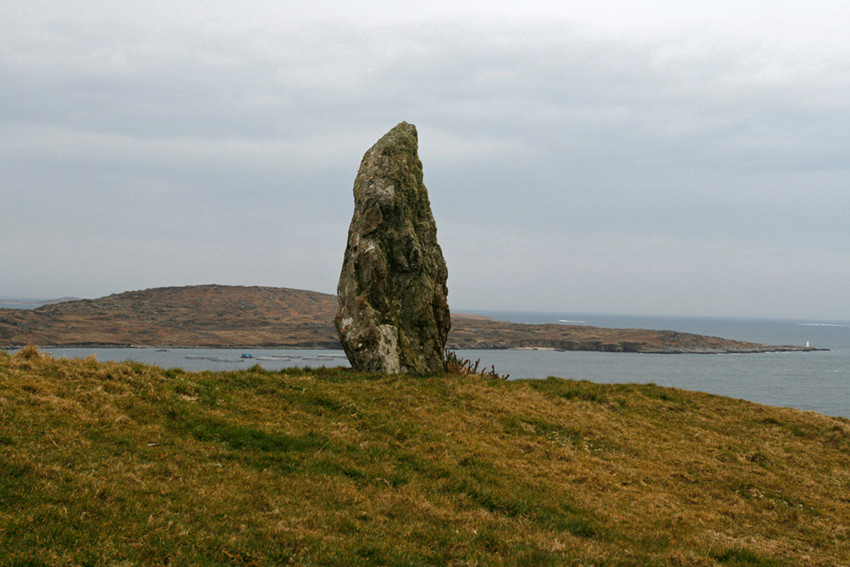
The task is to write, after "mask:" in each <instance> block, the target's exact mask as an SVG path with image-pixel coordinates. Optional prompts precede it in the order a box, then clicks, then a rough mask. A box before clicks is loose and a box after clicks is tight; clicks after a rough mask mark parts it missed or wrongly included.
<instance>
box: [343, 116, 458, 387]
mask: <svg viewBox="0 0 850 567" xmlns="http://www.w3.org/2000/svg"><path fill="white" fill-rule="evenodd" d="M447 277H448V270H447V269H446V262H445V260H444V259H443V252H442V250H440V245H439V244H438V243H437V225H436V223H435V222H434V216H433V215H432V213H431V203H430V201H429V200H428V190H427V189H426V188H425V185H424V184H423V183H422V162H421V161H419V155H418V137H417V134H416V127H415V126H413V125H412V124H408V123H406V122H402V123H401V124H399V125H397V126H396V127H395V128H393V129H392V130H390V131H389V132H387V133H386V134H385V135H384V137H382V138H381V139H380V140H378V142H377V143H376V144H375V145H374V146H372V147H371V148H370V149H369V151H367V152H366V154H365V155H364V156H363V160H362V161H361V162H360V169H359V171H358V172H357V178H356V179H355V180H354V216H353V218H352V219H351V227H350V228H349V230H348V244H347V246H346V248H345V257H344V259H343V263H342V273H341V274H340V277H339V287H338V290H337V292H338V295H339V309H338V310H337V313H336V317H335V318H334V324H335V325H336V328H337V331H338V332H339V338H340V341H341V342H342V346H343V348H344V349H345V354H346V355H347V356H348V360H349V362H351V366H352V367H353V368H354V369H356V370H364V371H371V372H385V373H390V374H399V373H401V374H433V373H438V372H442V371H443V370H444V368H445V350H444V349H445V345H446V338H447V336H448V334H449V328H450V327H451V318H450V315H449V305H448V302H447V301H446V296H447V295H448V289H447V288H446V278H447Z"/></svg>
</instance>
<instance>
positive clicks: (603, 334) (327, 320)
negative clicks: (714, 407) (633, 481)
mask: <svg viewBox="0 0 850 567" xmlns="http://www.w3.org/2000/svg"><path fill="white" fill-rule="evenodd" d="M336 307H337V299H336V296H335V295H330V294H326V293H318V292H315V291H306V290H298V289H287V288H277V287H258V286H253V287H246V286H222V285H199V286H185V287H163V288H154V289H147V290H143V291H128V292H125V293H119V294H114V295H110V296H107V297H102V298H99V299H82V300H76V301H67V302H62V303H56V304H52V305H45V306H43V307H39V308H38V309H34V310H20V309H0V345H2V346H5V347H12V346H21V345H26V344H35V345H39V346H83V345H85V346H170V347H278V348H341V346H340V343H339V340H338V339H337V333H336V329H335V328H334V326H333V317H334V313H335V311H336ZM447 348H450V349H507V348H543V349H557V350H591V351H610V352H649V353H724V352H735V353H752V352H773V351H786V350H795V351H803V350H815V349H811V348H806V347H795V346H769V345H762V344H757V343H748V342H742V341H733V340H727V339H722V338H718V337H706V336H702V335H695V334H690V333H679V332H675V331H654V330H645V329H603V328H599V327H590V326H578V325H527V324H519V323H509V322H505V321H496V320H494V319H490V318H487V317H481V316H476V315H464V314H460V313H453V314H452V330H451V333H450V334H449V339H448V344H447Z"/></svg>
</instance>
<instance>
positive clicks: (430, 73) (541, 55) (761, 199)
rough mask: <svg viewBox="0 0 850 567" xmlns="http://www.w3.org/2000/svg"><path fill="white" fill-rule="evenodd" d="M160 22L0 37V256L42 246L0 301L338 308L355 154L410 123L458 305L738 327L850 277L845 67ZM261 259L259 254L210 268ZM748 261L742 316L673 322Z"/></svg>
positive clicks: (570, 40)
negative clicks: (749, 310) (334, 293)
mask: <svg viewBox="0 0 850 567" xmlns="http://www.w3.org/2000/svg"><path fill="white" fill-rule="evenodd" d="M109 21H110V22H112V23H114V21H115V20H114V19H113V20H109ZM160 23H161V22H160V20H152V19H145V18H144V17H143V18H141V19H140V20H139V23H138V24H136V23H134V22H133V21H132V20H131V19H127V20H126V21H121V25H120V26H117V27H116V26H102V25H100V24H98V23H97V22H94V23H92V22H88V23H87V24H86V26H84V27H79V26H77V25H71V24H67V23H66V24H62V23H61V22H54V23H43V24H40V25H34V26H30V28H28V29H27V30H23V31H21V30H18V31H17V32H15V33H12V32H13V31H14V30H12V29H11V27H10V25H9V24H8V23H7V24H6V29H5V31H7V32H10V33H9V34H8V35H6V36H5V39H0V101H2V102H0V132H2V134H3V136H2V139H3V141H2V142H0V148H2V150H3V151H2V155H3V157H2V158H0V167H2V168H3V170H4V172H7V173H6V175H5V179H4V181H2V185H0V192H2V197H3V200H4V203H5V204H6V206H7V209H6V210H7V211H9V212H8V214H9V216H10V219H8V221H5V222H4V223H3V224H4V226H3V227H0V235H1V236H2V238H3V239H4V240H6V242H7V243H8V244H7V247H5V248H2V249H0V261H2V260H9V259H10V258H11V257H12V256H14V255H15V254H17V252H15V250H18V249H20V248H21V247H25V246H28V245H30V244H31V247H32V249H33V250H34V251H35V252H34V256H33V259H32V263H30V264H27V263H26V262H23V263H22V262H20V261H18V263H17V264H16V266H17V268H16V274H15V275H13V276H5V277H4V281H0V292H2V291H3V289H2V286H8V287H7V288H6V289H7V290H8V291H6V292H5V293H7V294H11V293H15V290H19V291H17V293H18V294H20V295H32V293H29V291H30V290H29V288H30V287H31V286H32V285H33V284H32V283H31V282H32V281H33V279H39V280H40V281H45V278H44V277H39V278H36V276H35V275H36V274H40V273H42V271H46V272H47V273H49V272H50V270H49V269H45V268H44V265H51V263H53V264H52V265H55V271H56V274H57V277H56V282H55V283H52V284H51V285H44V287H43V288H42V289H43V290H44V291H43V292H40V293H45V294H48V295H65V294H66V293H72V291H70V290H65V289H59V288H60V287H62V285H67V286H70V285H72V282H75V281H76V282H77V283H75V284H73V285H76V286H77V290H78V291H73V293H76V294H79V295H85V294H86V293H89V294H90V295H92V294H99V293H107V292H113V291H120V290H121V289H123V288H130V287H139V286H140V285H141V284H140V283H135V282H139V281H140V280H141V279H144V280H145V281H146V282H151V283H152V284H153V283H155V284H165V283H172V284H180V283H190V282H198V283H200V281H203V280H216V281H220V282H222V283H224V280H226V279H229V280H231V281H232V283H239V282H240V281H241V282H242V283H267V284H273V285H286V286H303V287H313V288H316V289H322V290H328V288H330V289H332V288H333V285H335V277H336V276H335V274H334V271H335V270H336V269H338V268H337V264H338V262H339V260H340V258H341V252H342V250H341V247H342V246H343V245H344V233H345V230H346V228H347V224H348V220H349V215H350V206H351V202H350V198H351V197H350V190H351V183H352V181H353V177H354V173H355V171H356V168H357V165H358V163H359V160H360V157H361V156H362V153H363V152H364V151H365V150H366V149H367V148H368V147H369V145H370V144H371V143H372V142H374V140H375V139H377V137H378V136H380V135H381V134H382V133H383V132H384V131H386V130H387V129H388V128H389V127H391V126H392V125H394V124H395V123H396V122H398V121H400V120H408V121H410V122H413V123H415V124H417V126H418V127H419V131H420V142H421V154H422V158H423V161H424V163H425V175H426V184H427V185H428V187H429V188H430V190H431V200H432V205H433V207H434V209H435V215H436V217H437V220H438V224H439V225H440V227H441V233H440V234H441V241H442V242H444V247H445V248H446V251H447V257H448V258H450V259H454V268H452V262H451V261H450V272H451V273H452V275H451V276H450V277H451V279H450V285H452V289H453V291H452V296H451V299H452V301H453V302H454V301H461V302H468V303H469V304H470V306H472V307H486V306H485V305H483V304H482V305H471V304H472V303H474V302H476V301H481V302H489V304H490V306H492V307H505V308H523V307H524V304H523V301H524V299H523V298H527V297H529V296H530V295H533V296H534V297H535V298H538V299H537V300H539V302H540V304H539V305H534V306H531V305H529V306H528V307H529V308H546V306H547V305H548V306H552V307H553V308H563V309H570V308H572V309H581V308H582V305H587V304H593V305H596V306H597V307H596V308H597V309H599V310H605V309H606V307H605V306H606V305H608V306H609V309H618V310H627V311H628V310H631V311H644V312H646V311H647V310H649V309H650V308H652V309H662V308H664V305H665V300H662V299H656V300H654V301H653V300H652V297H653V294H659V293H660V295H661V296H663V297H664V298H668V297H670V296H672V295H675V296H676V297H677V298H681V301H680V303H676V307H675V309H676V310H678V311H680V312H683V313H684V312H687V310H688V309H706V310H708V311H710V312H711V313H734V310H735V309H738V308H739V307H740V306H741V304H743V303H745V299H741V298H746V297H749V296H750V295H752V294H753V293H756V292H755V291H754V290H755V289H756V288H757V287H758V286H759V285H761V286H766V285H767V284H768V283H770V282H771V281H773V278H776V277H779V276H782V277H790V276H789V274H790V273H791V272H792V271H793V270H792V267H793V264H794V263H798V264H799V263H801V262H804V261H806V258H809V259H812V258H815V259H817V260H818V262H822V265H821V264H819V263H818V262H815V261H810V262H807V263H806V269H807V270H810V272H811V273H817V272H818V270H821V273H822V274H823V277H824V283H823V286H824V288H825V289H826V288H829V286H833V285H834V282H835V281H836V278H839V277H843V276H844V275H845V274H844V273H843V272H842V271H841V270H837V269H835V267H834V266H831V265H830V264H834V263H835V262H839V263H840V262H841V261H843V260H844V259H845V255H846V253H847V246H848V244H846V243H847V242H850V229H848V228H847V227H846V223H845V222H844V221H843V219H842V218H841V216H842V214H841V213H842V211H846V210H850V195H848V194H847V192H846V191H844V190H843V188H844V187H846V184H847V178H848V171H847V150H846V148H848V147H850V144H849V143H848V142H850V140H848V139H847V137H848V134H847V132H849V131H850V129H848V128H847V126H848V121H850V105H848V104H847V102H846V99H845V97H843V96H840V95H841V94H842V93H843V92H844V91H845V90H846V87H847V84H846V80H845V79H842V77H846V76H847V74H846V73H845V71H846V69H847V61H846V60H843V59H842V58H841V57H842V56H840V55H839V56H836V57H835V58H834V59H828V58H827V59H821V60H818V61H817V62H816V63H812V64H811V65H801V64H800V62H799V61H794V60H790V59H789V60H787V61H786V60H785V59H783V57H786V56H785V55H783V54H779V55H776V56H775V57H773V58H770V57H767V56H766V55H765V52H764V51H760V50H758V49H751V48H750V46H744V47H741V46H725V47H722V48H717V49H705V50H699V49H696V50H695V49H690V48H688V49H677V48H676V47H677V45H678V44H677V43H676V42H671V41H670V40H658V41H652V42H650V41H637V40H633V39H628V38H614V39H612V38H600V37H596V38H590V37H588V36H587V35H585V34H583V33H581V28H580V27H578V26H577V25H575V24H570V23H563V24H562V23H559V22H554V23H550V24H547V25H537V26H534V27H532V26H528V25H526V24H524V23H518V24H503V25H499V26H490V27H488V26H484V25H480V24H474V23H473V22H472V21H459V20H452V21H438V22H435V23H432V24H428V25H425V24H423V25H415V26H411V25H404V26H398V25H393V26H362V25H361V26H357V25H350V24H348V25H342V24H340V23H333V22H314V23H311V24H305V25H301V26H288V27H287V26H281V27H280V28H276V27H274V26H271V25H268V26H264V25H263V24H262V23H258V22H249V21H240V22H239V23H238V25H235V26H234V27H233V29H227V28H226V27H225V26H222V25H220V24H214V25H212V24H211V27H205V25H202V23H198V25H197V26H195V25H180V24H179V22H178V23H173V22H172V23H163V24H162V27H161V28H159V27H158V25H159V24H160ZM4 220H5V219H4ZM50 231H55V232H50ZM64 235H73V237H74V238H72V239H68V238H66V237H64ZM264 235H265V236H264ZM444 235H445V236H444ZM104 239H105V240H104ZM121 242H126V249H127V250H130V251H132V254H130V255H131V256H133V258H129V257H127V254H123V255H122V254H121V252H120V250H121ZM146 242H147V243H149V244H146ZM260 243H262V248H263V251H262V257H263V258H269V260H268V261H265V260H264V261H263V262H258V263H256V264H252V263H251V262H246V261H242V260H239V261H238V262H227V261H223V262H221V261H217V259H218V258H219V257H220V256H222V255H231V254H239V252H238V251H239V250H251V249H252V248H255V247H257V246H258V245H260ZM494 243H495V244H494ZM84 249H89V250H97V251H98V252H97V255H98V260H97V261H96V262H90V264H91V265H92V266H95V267H96V269H97V270H98V272H99V273H100V274H102V276H101V277H99V278H95V279H99V280H100V281H101V282H103V283H102V284H101V285H100V286H99V287H97V289H95V288H94V287H92V288H90V289H91V290H92V291H90V292H85V291H79V290H84V289H86V285H90V284H89V283H87V282H90V280H91V279H92V278H91V277H88V276H83V275H80V274H78V273H75V270H74V267H73V264H72V263H69V262H64V261H59V258H60V257H73V256H74V254H75V250H76V251H79V250H84ZM786 249H787V250H792V249H793V250H794V252H793V253H789V254H780V253H779V252H777V251H778V250H786ZM742 250H744V251H746V253H745V254H744V253H742V252H741V251H742ZM812 250H818V251H819V254H810V255H808V256H807V252H806V251H809V252H811V251H812ZM694 254H697V255H703V256H704V257H705V258H706V266H707V268H706V269H700V268H699V262H697V261H695V260H694ZM753 256H756V257H763V258H766V260H765V263H763V264H760V265H759V266H755V267H752V268H750V269H749V273H750V275H751V281H752V282H753V283H752V284H747V283H742V284H741V285H740V287H739V289H740V291H739V292H738V293H739V296H740V297H739V299H738V300H735V301H732V300H728V301H727V300H722V299H720V298H716V301H714V302H713V303H707V304H705V305H702V304H697V303H688V296H693V295H694V294H696V293H699V292H704V291H706V290H710V289H711V288H712V286H714V289H720V288H723V289H725V286H723V285H721V282H722V281H729V280H730V278H731V279H735V280H736V281H737V279H738V274H740V273H741V272H740V271H741V270H742V269H747V268H746V266H747V262H748V260H747V258H751V257H753ZM157 257H159V258H162V259H163V261H161V262H159V261H157ZM629 258H635V259H636V260H635V261H634V262H632V261H630V260H629ZM133 262H135V264H133ZM269 262H271V263H272V264H273V265H275V266H277V267H276V268H273V267H270V264H269ZM767 264H770V265H769V266H768V265H767ZM789 265H790V266H791V267H788V266H789ZM682 266H688V267H689V268H688V269H687V270H682V271H677V269H678V268H680V267H682ZM818 266H821V267H820V268H819V267H818ZM709 268H710V269H709ZM111 269H113V270H115V271H116V272H119V273H124V274H126V275H125V276H124V277H121V276H117V275H115V274H114V273H111V272H110V270H111ZM637 272H639V273H640V274H641V275H640V277H635V273H637ZM146 273H147V274H149V277H143V274H146ZM482 273H483V274H487V277H481V274H482ZM671 274H672V275H674V276H671ZM689 274H690V275H689ZM259 280H262V282H260V281H259ZM621 280H631V281H634V282H635V289H634V290H632V291H628V290H624V289H623V288H622V286H621V285H618V284H617V283H616V282H617V281H621ZM482 281H486V282H488V286H491V287H489V290H483V291H482V290H481V287H482V284H481V282H482ZM564 282H569V284H568V285H566V286H565V284H564ZM671 282H674V283H675V285H673V283H671ZM668 284H669V285H668ZM665 285H667V286H668V287H667V288H665ZM689 286H690V289H689ZM106 287H109V289H105V288H106ZM792 287H793V286H792ZM597 289H604V290H606V292H605V293H604V294H601V295H600V296H599V297H598V298H596V299H593V293H594V290H597ZM659 289H663V290H664V291H663V292H659V291H658V290H659ZM532 290H533V291H532ZM32 291H33V292H35V291H37V290H32ZM791 291H793V292H795V293H796V291H797V289H796V288H795V289H792V290H790V291H789V293H791ZM618 294H619V295H618ZM612 297H616V298H617V299H612ZM511 298H513V299H511ZM537 300H536V301H537ZM572 301H575V302H578V303H581V304H582V305H575V306H573V304H572V303H571V302H572ZM606 301H607V303H606ZM724 301H726V302H725V303H724ZM785 301H787V294H786V295H777V297H776V299H775V301H773V302H772V303H771V302H770V301H768V300H764V301H762V302H761V304H760V305H759V307H758V309H760V310H761V312H763V313H766V314H770V313H776V312H779V311H778V310H779V309H780V307H781V305H782V303H783V302H785ZM511 302H513V303H511ZM630 302H631V303H630ZM544 303H545V304H544ZM630 305H634V308H632V309H630V308H629V306H630ZM638 305H641V306H643V307H640V308H638ZM667 305H668V308H670V307H669V306H670V305H671V304H669V303H668V304H667ZM689 305H691V306H692V307H690V308H689V307H688V306H689ZM810 308H811V309H813V310H814V309H815V308H819V309H824V310H825V309H826V307H824V306H820V307H818V306H816V305H814V304H813V305H812V306H810ZM671 309H672V308H671ZM848 316H850V314H848Z"/></svg>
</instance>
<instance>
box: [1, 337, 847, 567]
mask: <svg viewBox="0 0 850 567" xmlns="http://www.w3.org/2000/svg"><path fill="white" fill-rule="evenodd" d="M0 416H2V419H0V565H2V566H3V567H6V566H9V567H11V566H23V565H33V566H35V565H39V566H41V565H69V566H70V565H253V566H258V567H259V566H271V565H352V566H358V565H360V566H366V565H458V566H459V565H502V566H524V565H525V566H527V565H535V566H537V565H540V566H555V565H572V566H579V565H595V566H599V567H602V566H606V567H615V566H656V567H711V566H762V567H767V566H776V567H795V566H800V565H805V566H810V567H835V566H839V565H850V497H848V495H850V421H848V420H846V419H842V418H835V417H827V416H823V415H819V414H817V413H814V412H803V411H799V410H794V409H790V408H773V407H768V406H763V405H759V404H754V403H750V402H746V401H742V400H734V399H730V398H725V397H721V396H713V395H709V394H704V393H699V392H688V391H683V390H678V389H675V388H663V387H659V386H656V385H653V384H643V385H640V384H594V383H591V382H586V381H573V380H562V379H557V378H550V379H547V380H516V381H513V380H512V381H501V380H493V379H485V378H482V377H479V376H457V375H445V376H435V377H426V378H423V377H407V376H386V375H380V374H367V373H358V372H353V371H351V370H350V369H347V368H331V369H327V368H325V369H315V370H309V369H302V368H292V369H287V370H284V371H279V372H272V371H265V370H263V369H262V368H259V367H254V368H251V369H247V370H240V371H236V372H198V373H192V372H184V371H182V370H176V369H175V370H165V369H163V368H159V367H156V366H148V365H143V364H139V363H134V362H124V363H116V362H105V363H98V362H96V361H95V360H94V359H93V358H90V359H88V360H79V359H77V360H63V359H53V358H51V357H50V356H47V355H45V354H44V353H41V352H39V351H38V350H37V349H35V348H31V347H28V348H25V349H23V350H21V351H20V352H18V353H16V354H15V355H9V354H8V353H5V352H2V351H0Z"/></svg>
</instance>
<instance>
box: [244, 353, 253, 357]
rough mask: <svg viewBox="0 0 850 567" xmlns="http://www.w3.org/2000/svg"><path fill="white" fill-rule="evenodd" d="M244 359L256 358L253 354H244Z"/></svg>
mask: <svg viewBox="0 0 850 567" xmlns="http://www.w3.org/2000/svg"><path fill="white" fill-rule="evenodd" d="M242 358H254V355H253V354H248V353H243V354H242Z"/></svg>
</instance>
